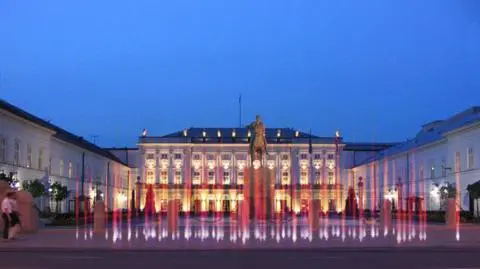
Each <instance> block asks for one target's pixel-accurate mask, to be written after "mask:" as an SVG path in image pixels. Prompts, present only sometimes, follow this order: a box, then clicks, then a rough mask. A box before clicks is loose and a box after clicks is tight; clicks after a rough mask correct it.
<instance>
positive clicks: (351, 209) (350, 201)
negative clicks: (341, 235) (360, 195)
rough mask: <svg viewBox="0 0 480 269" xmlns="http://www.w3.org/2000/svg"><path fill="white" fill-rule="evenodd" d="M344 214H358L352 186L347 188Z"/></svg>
mask: <svg viewBox="0 0 480 269" xmlns="http://www.w3.org/2000/svg"><path fill="white" fill-rule="evenodd" d="M345 215H346V216H348V217H353V216H356V215H358V203H357V198H356V195H355V190H354V189H353V188H352V187H350V188H348V194H347V199H346V200H345Z"/></svg>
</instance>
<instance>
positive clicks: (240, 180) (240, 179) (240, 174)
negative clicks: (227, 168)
mask: <svg viewBox="0 0 480 269" xmlns="http://www.w3.org/2000/svg"><path fill="white" fill-rule="evenodd" d="M243 179H244V176H243V171H238V174H237V184H238V185H243Z"/></svg>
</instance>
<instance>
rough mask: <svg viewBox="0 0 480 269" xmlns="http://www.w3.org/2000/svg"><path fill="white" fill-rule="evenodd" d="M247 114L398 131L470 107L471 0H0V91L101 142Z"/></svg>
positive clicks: (327, 127) (385, 135) (369, 131)
mask: <svg viewBox="0 0 480 269" xmlns="http://www.w3.org/2000/svg"><path fill="white" fill-rule="evenodd" d="M240 93H243V103H244V115H243V116H244V117H243V118H244V119H245V121H244V122H247V121H250V120H253V119H254V116H255V114H256V113H259V114H261V115H262V116H263V118H264V121H265V122H266V124H267V126H270V127H293V128H300V129H303V130H306V131H308V130H309V129H310V128H311V129H312V130H313V132H314V133H315V134H317V135H333V134H334V131H335V129H336V128H340V130H341V131H342V134H343V135H344V137H345V139H346V140H350V141H396V140H404V139H406V138H407V137H411V136H413V135H414V134H415V133H416V132H417V131H418V129H419V126H420V125H421V124H423V123H426V122H428V121H431V120H435V119H437V118H444V117H448V116H449V115H451V114H452V113H456V112H459V111H461V110H464V109H466V108H468V107H469V106H472V105H475V104H477V105H478V104H480V1H478V0H422V1H419V0H396V1H393V0H392V1H385V0H368V1H358V0H336V1H331V0H302V1H287V0H241V1H225V0H201V1H200V0H190V1H187V0H178V1H164V0H149V1H140V0H139V1H124V0H115V1H114V0H101V1H99V0H68V1H65V0H42V1H34V0H29V1H28V0H26V1H13V0H3V1H0V97H1V98H4V99H6V100H7V101H10V102H12V103H13V104H15V105H18V106H20V107H23V108H24V109H26V110H28V111H30V112H33V113H35V114H36V115H38V116H40V117H43V118H46V119H50V120H52V122H53V123H56V124H58V125H59V126H61V127H63V128H66V129H68V130H70V131H72V132H74V133H76V134H78V135H82V136H85V137H87V138H88V137H89V136H90V135H99V136H100V137H99V143H100V144H101V145H103V146H125V145H134V144H135V142H136V138H137V136H138V135H139V134H140V132H141V130H142V129H143V128H144V127H146V128H147V129H148V130H149V134H150V135H161V134H164V133H168V132H172V131H176V130H177V129H183V128H185V127H191V126H195V127H201V126H206V127H216V126H219V127H220V126H222V127H223V126H224V127H230V126H232V127H235V126H237V125H238V95H239V94H240Z"/></svg>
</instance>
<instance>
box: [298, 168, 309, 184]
mask: <svg viewBox="0 0 480 269" xmlns="http://www.w3.org/2000/svg"><path fill="white" fill-rule="evenodd" d="M300 184H301V185H307V184H308V174H307V172H305V171H302V172H300Z"/></svg>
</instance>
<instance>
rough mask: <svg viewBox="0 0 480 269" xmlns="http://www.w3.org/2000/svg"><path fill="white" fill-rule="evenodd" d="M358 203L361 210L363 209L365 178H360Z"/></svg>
mask: <svg viewBox="0 0 480 269" xmlns="http://www.w3.org/2000/svg"><path fill="white" fill-rule="evenodd" d="M358 202H359V204H360V208H359V210H360V211H361V210H362V209H363V178H362V177H358Z"/></svg>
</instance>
